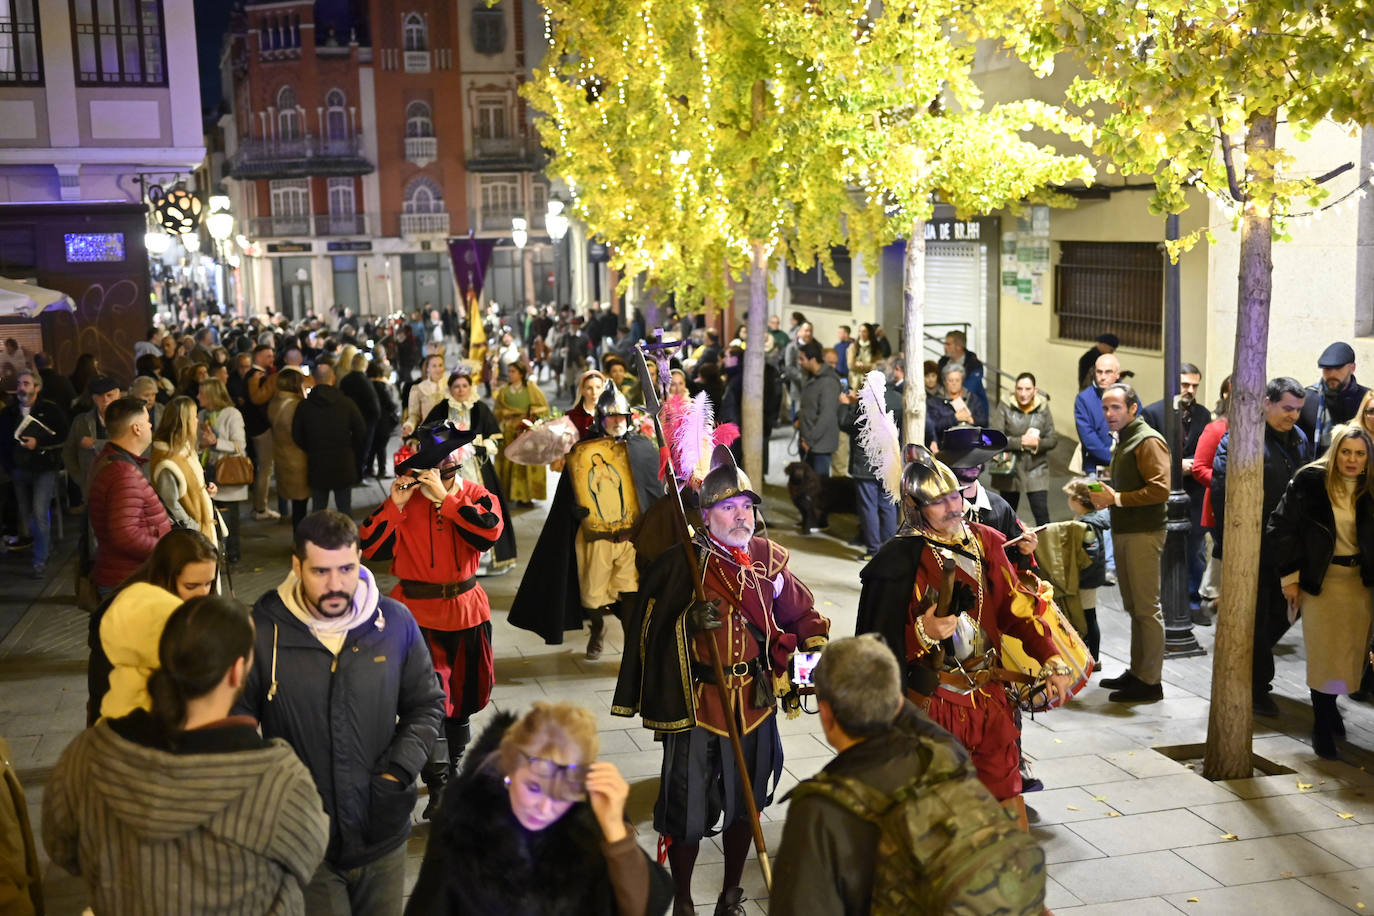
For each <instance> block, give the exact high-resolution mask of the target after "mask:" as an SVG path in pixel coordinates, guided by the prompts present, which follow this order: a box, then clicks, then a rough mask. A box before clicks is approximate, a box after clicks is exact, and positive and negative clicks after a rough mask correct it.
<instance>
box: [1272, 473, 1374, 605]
mask: <svg viewBox="0 0 1374 916" xmlns="http://www.w3.org/2000/svg"><path fill="white" fill-rule="evenodd" d="M1264 540H1265V548H1266V549H1265V555H1266V556H1269V557H1273V559H1274V564H1275V570H1274V571H1275V572H1276V573H1277V574H1278V576H1279V578H1283V577H1284V576H1286V575H1288V574H1290V573H1293V572H1296V573H1298V585H1299V586H1300V587H1301V588H1302V590H1303V591H1305V592H1307V594H1309V595H1320V594H1321V592H1322V580H1323V579H1324V578H1326V570H1327V567H1329V566H1330V565H1331V557H1332V555H1333V554H1334V553H1335V550H1336V514H1335V513H1334V512H1333V511H1332V510H1331V497H1330V496H1328V495H1327V493H1326V469H1325V468H1323V467H1321V466H1312V465H1309V466H1307V467H1305V468H1303V469H1302V470H1300V471H1298V473H1297V475H1296V476H1294V478H1293V479H1292V480H1291V481H1289V482H1288V489H1287V490H1285V491H1284V494H1283V498H1282V499H1280V500H1279V504H1278V506H1277V507H1276V508H1275V509H1274V511H1273V513H1272V514H1271V515H1270V516H1269V523H1268V524H1267V525H1265V528H1264ZM1355 540H1356V542H1357V543H1358V545H1359V548H1360V552H1359V557H1360V578H1361V579H1362V580H1363V581H1364V584H1365V585H1367V586H1368V585H1374V498H1370V496H1369V495H1368V494H1367V493H1365V494H1361V495H1360V497H1359V498H1358V499H1357V500H1356V501H1355Z"/></svg>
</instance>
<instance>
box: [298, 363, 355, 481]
mask: <svg viewBox="0 0 1374 916" xmlns="http://www.w3.org/2000/svg"><path fill="white" fill-rule="evenodd" d="M369 387H370V386H369ZM291 438H292V439H295V440H296V444H297V445H298V446H300V447H301V449H302V450H303V451H304V452H305V456H306V460H307V461H308V462H309V464H308V465H307V467H306V480H307V481H308V482H309V483H310V488H311V489H313V490H341V489H343V488H344V487H351V486H353V485H354V484H355V483H357V482H358V466H359V463H360V462H361V461H362V454H363V451H364V449H366V447H367V424H366V423H365V422H364V421H363V415H362V413H361V412H359V410H358V405H356V404H354V403H353V402H352V401H350V400H349V399H348V397H347V396H346V395H345V394H344V393H343V392H341V391H340V390H339V389H338V388H336V387H334V386H333V385H316V386H315V387H314V388H312V389H310V395H309V396H308V397H307V398H306V399H305V400H304V401H301V403H300V406H298V407H297V408H296V416H295V419H293V420H292V422H291ZM349 459H351V460H349Z"/></svg>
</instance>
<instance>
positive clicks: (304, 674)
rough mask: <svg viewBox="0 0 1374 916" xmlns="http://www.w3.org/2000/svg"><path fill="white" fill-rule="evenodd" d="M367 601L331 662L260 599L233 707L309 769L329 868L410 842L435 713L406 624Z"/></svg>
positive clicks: (420, 655)
mask: <svg viewBox="0 0 1374 916" xmlns="http://www.w3.org/2000/svg"><path fill="white" fill-rule="evenodd" d="M377 601H378V604H377V609H376V610H375V611H374V612H373V613H372V615H371V616H370V617H368V618H367V621H366V622H365V623H363V624H361V625H359V626H357V627H355V628H354V629H352V630H350V631H349V633H348V635H347V637H346V638H345V640H344V646H343V649H342V650H341V651H340V652H339V656H338V659H337V665H336V660H335V657H334V656H333V655H332V654H331V653H330V651H329V650H328V649H326V648H325V647H324V644H323V643H321V642H320V641H319V640H318V639H316V638H315V634H313V633H312V632H310V630H309V629H307V628H306V626H305V624H303V623H301V621H300V620H299V619H297V618H296V615H294V614H292V613H291V611H290V610H289V609H287V607H286V605H285V604H284V603H283V602H282V600H281V597H280V596H279V595H278V594H277V590H276V589H273V590H271V591H269V592H267V593H266V594H265V595H263V596H262V597H261V598H259V599H258V602H257V604H255V605H254V606H253V622H254V623H255V624H256V625H257V637H256V641H255V643H254V646H253V669H252V671H250V672H249V674H248V679H247V681H246V683H245V684H244V689H243V695H242V696H240V697H239V700H238V703H236V704H235V706H234V712H235V714H241V715H250V716H252V717H254V718H255V719H257V720H258V721H259V722H260V723H261V724H262V735H263V737H264V738H282V739H285V741H286V742H287V743H288V744H290V745H291V746H292V747H293V748H295V749H296V754H297V755H299V756H300V758H301V761H302V762H303V763H304V764H305V765H306V768H307V769H309V770H310V775H311V776H312V777H314V780H315V786H316V788H318V789H319V790H320V797H321V798H322V799H323V801H324V810H325V813H326V814H328V815H329V849H328V851H327V852H326V853H325V861H326V862H328V863H329V864H330V865H332V866H334V867H335V868H337V869H340V870H346V869H350V868H357V867H359V866H361V865H366V864H368V863H369V862H375V861H376V860H377V859H379V858H381V857H382V856H383V855H385V854H386V853H388V852H390V851H391V850H393V849H395V848H396V847H397V846H400V845H401V844H402V843H404V842H405V841H406V839H407V838H408V837H409V836H410V814H411V811H413V810H414V808H415V795H416V789H415V777H416V775H417V774H418V773H419V772H420V768H421V767H423V766H424V764H425V761H426V759H428V757H429V748H430V745H432V744H433V743H434V739H435V737H436V736H437V735H438V734H439V723H440V720H441V719H442V718H443V715H444V693H443V691H442V690H441V689H440V688H439V683H438V681H436V680H435V679H434V666H433V663H432V662H431V661H430V656H429V648H428V647H427V646H426V645H425V640H424V637H422V636H421V635H420V628H419V627H418V626H416V624H415V618H414V617H412V616H410V612H409V611H407V610H406V608H405V605H403V604H401V603H400V602H399V601H393V600H392V599H390V598H385V597H382V598H378V599H377ZM336 668H337V670H335V669H336ZM274 674H275V677H274ZM384 773H390V774H391V775H392V776H394V777H396V779H397V780H399V781H392V780H389V779H385V778H383V776H382V774H384Z"/></svg>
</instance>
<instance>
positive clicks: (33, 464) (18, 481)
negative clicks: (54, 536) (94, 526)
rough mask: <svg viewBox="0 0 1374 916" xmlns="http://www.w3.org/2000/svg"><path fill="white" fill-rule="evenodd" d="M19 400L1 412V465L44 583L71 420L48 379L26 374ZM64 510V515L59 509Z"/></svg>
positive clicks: (20, 380) (18, 381)
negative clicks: (48, 391)
mask: <svg viewBox="0 0 1374 916" xmlns="http://www.w3.org/2000/svg"><path fill="white" fill-rule="evenodd" d="M15 384H16V385H17V386H18V387H17V390H16V391H15V397H14V400H13V401H12V402H11V403H10V404H9V405H8V406H7V407H5V409H4V410H3V411H0V464H2V465H4V468H5V470H6V471H8V472H9V475H10V479H11V480H12V481H14V495H15V497H16V499H17V500H18V502H19V522H20V525H21V526H22V530H26V531H27V532H28V534H29V537H31V538H32V539H33V572H32V575H33V578H35V579H41V578H43V576H44V574H45V572H46V569H47V562H48V547H49V545H50V543H51V537H50V535H51V528H52V526H51V515H50V513H51V510H52V503H53V496H54V494H55V492H56V490H57V472H58V471H59V470H60V469H61V467H62V442H63V440H64V439H66V437H67V417H66V415H65V414H63V413H62V409H61V408H60V407H58V406H57V405H56V404H54V403H53V402H52V401H49V400H46V399H45V398H43V397H42V393H43V380H42V378H41V377H40V376H39V375H38V373H37V372H35V371H34V370H32V369H20V370H19V375H18V377H17V378H16V380H15ZM59 511H61V510H60V509H59Z"/></svg>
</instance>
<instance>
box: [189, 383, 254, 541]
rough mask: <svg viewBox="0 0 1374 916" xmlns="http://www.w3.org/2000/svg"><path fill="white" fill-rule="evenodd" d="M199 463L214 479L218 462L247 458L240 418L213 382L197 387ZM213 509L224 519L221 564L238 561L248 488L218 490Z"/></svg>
mask: <svg viewBox="0 0 1374 916" xmlns="http://www.w3.org/2000/svg"><path fill="white" fill-rule="evenodd" d="M197 400H199V401H200V406H201V414H200V447H201V453H200V461H201V464H202V465H204V467H205V468H206V470H207V471H208V472H209V474H208V475H207V476H209V477H210V478H211V479H213V478H214V477H215V476H216V474H215V470H216V469H217V468H218V465H219V463H220V461H221V460H223V459H224V458H227V457H229V456H230V455H247V454H248V434H247V432H246V430H245V429H244V425H243V414H241V413H239V409H238V408H237V407H235V406H234V402H233V401H231V400H229V391H228V390H227V389H226V388H225V387H224V383H223V382H221V381H220V380H219V379H216V378H208V379H206V380H205V381H203V382H201V383H200V391H199V392H198V394H197ZM214 500H215V508H217V509H219V511H220V513H221V514H222V515H223V516H224V521H225V523H226V526H227V528H228V530H229V531H228V534H227V535H226V537H225V538H224V560H225V562H226V563H231V564H232V563H237V562H238V561H239V507H240V506H241V505H242V504H243V503H245V502H247V501H248V487H247V485H238V486H232V487H226V486H220V487H217V491H216V493H215V497H214Z"/></svg>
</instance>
